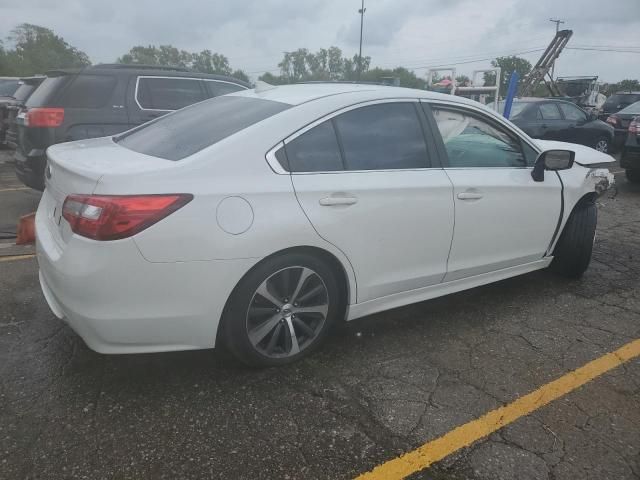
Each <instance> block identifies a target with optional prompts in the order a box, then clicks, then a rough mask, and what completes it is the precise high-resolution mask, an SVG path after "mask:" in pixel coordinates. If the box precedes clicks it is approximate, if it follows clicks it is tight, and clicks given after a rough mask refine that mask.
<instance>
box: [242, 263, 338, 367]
mask: <svg viewBox="0 0 640 480" xmlns="http://www.w3.org/2000/svg"><path fill="white" fill-rule="evenodd" d="M328 311H329V295H328V291H327V287H326V285H325V283H324V281H323V280H322V278H321V277H320V275H318V274H317V273H316V272H315V271H313V270H312V269H310V268H307V267H302V266H294V267H287V268H284V269H282V270H279V271H277V272H275V273H273V274H272V275H271V276H269V277H268V278H267V279H266V280H264V281H263V282H262V283H261V284H260V286H259V287H258V288H257V289H256V291H255V293H254V294H253V297H252V299H251V302H250V303H249V309H248V311H247V317H246V328H247V334H248V337H249V341H250V342H251V345H253V347H254V348H255V349H256V350H257V351H258V352H259V353H260V354H262V355H264V356H267V357H270V358H284V357H290V356H293V355H296V354H298V353H300V352H301V351H302V350H304V349H305V348H307V347H308V346H309V345H311V344H312V343H313V341H314V340H315V339H316V337H317V336H318V334H319V333H320V332H321V330H322V327H323V325H324V324H325V322H326V319H327V313H328Z"/></svg>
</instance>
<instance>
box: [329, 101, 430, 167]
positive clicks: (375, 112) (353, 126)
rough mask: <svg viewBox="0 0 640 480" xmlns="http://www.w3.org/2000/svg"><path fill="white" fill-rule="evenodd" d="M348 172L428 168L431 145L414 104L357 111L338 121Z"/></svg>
mask: <svg viewBox="0 0 640 480" xmlns="http://www.w3.org/2000/svg"><path fill="white" fill-rule="evenodd" d="M334 122H335V128H336V131H337V133H338V138H339V139H340V141H341V142H342V149H343V152H344V163H345V168H346V169H347V170H387V169H403V168H426V167H428V166H429V165H428V159H427V145H426V143H425V139H424V135H423V133H422V126H421V125H420V120H419V119H418V114H417V112H416V108H415V106H414V105H413V103H382V104H379V105H371V106H367V107H362V108H357V109H355V110H351V111H349V112H346V113H343V114H342V115H338V116H337V117H335V119H334Z"/></svg>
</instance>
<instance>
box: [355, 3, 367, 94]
mask: <svg viewBox="0 0 640 480" xmlns="http://www.w3.org/2000/svg"><path fill="white" fill-rule="evenodd" d="M366 11H367V9H366V8H364V0H362V6H361V7H360V10H358V13H359V14H360V51H359V52H358V76H357V81H358V82H359V81H360V73H361V72H362V26H363V24H364V12H366Z"/></svg>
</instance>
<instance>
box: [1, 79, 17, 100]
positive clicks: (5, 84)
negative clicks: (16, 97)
mask: <svg viewBox="0 0 640 480" xmlns="http://www.w3.org/2000/svg"><path fill="white" fill-rule="evenodd" d="M18 83H19V82H18V80H0V97H13V94H14V93H15V92H16V89H17V88H18Z"/></svg>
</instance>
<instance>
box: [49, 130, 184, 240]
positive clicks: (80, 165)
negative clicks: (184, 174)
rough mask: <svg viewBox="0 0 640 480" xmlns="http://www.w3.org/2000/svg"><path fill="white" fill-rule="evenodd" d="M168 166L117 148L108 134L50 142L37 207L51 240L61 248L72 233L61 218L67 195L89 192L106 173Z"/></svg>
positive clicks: (164, 162) (130, 172)
mask: <svg viewBox="0 0 640 480" xmlns="http://www.w3.org/2000/svg"><path fill="white" fill-rule="evenodd" d="M172 165H175V163H174V162H170V161H167V160H161V159H158V158H155V157H150V156H147V155H143V154H140V153H136V152H133V151H131V150H127V149H126V148H123V147H120V146H118V145H117V144H116V143H114V142H113V140H112V139H111V138H110V137H105V138H95V139H90V140H81V141H77V142H69V143H61V144H58V145H54V146H52V147H49V148H48V149H47V167H46V169H45V187H46V188H45V192H44V194H43V196H42V200H41V202H40V206H39V207H38V208H39V210H42V212H41V213H42V215H45V216H46V217H45V218H47V223H48V229H49V230H50V232H51V234H52V236H53V238H54V240H55V241H56V243H58V246H59V247H63V246H64V245H65V244H66V243H67V241H68V239H69V238H70V236H71V235H72V232H71V229H70V228H69V224H68V223H67V221H66V220H65V219H64V218H62V206H63V204H64V201H65V199H66V198H67V196H68V195H71V194H74V193H75V194H92V193H93V192H94V191H95V189H96V187H97V185H98V183H99V182H100V179H101V178H102V177H103V176H104V175H105V174H108V173H109V174H113V173H115V174H120V175H137V174H140V173H144V172H150V171H157V170H159V169H162V168H169V167H171V166H172Z"/></svg>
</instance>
